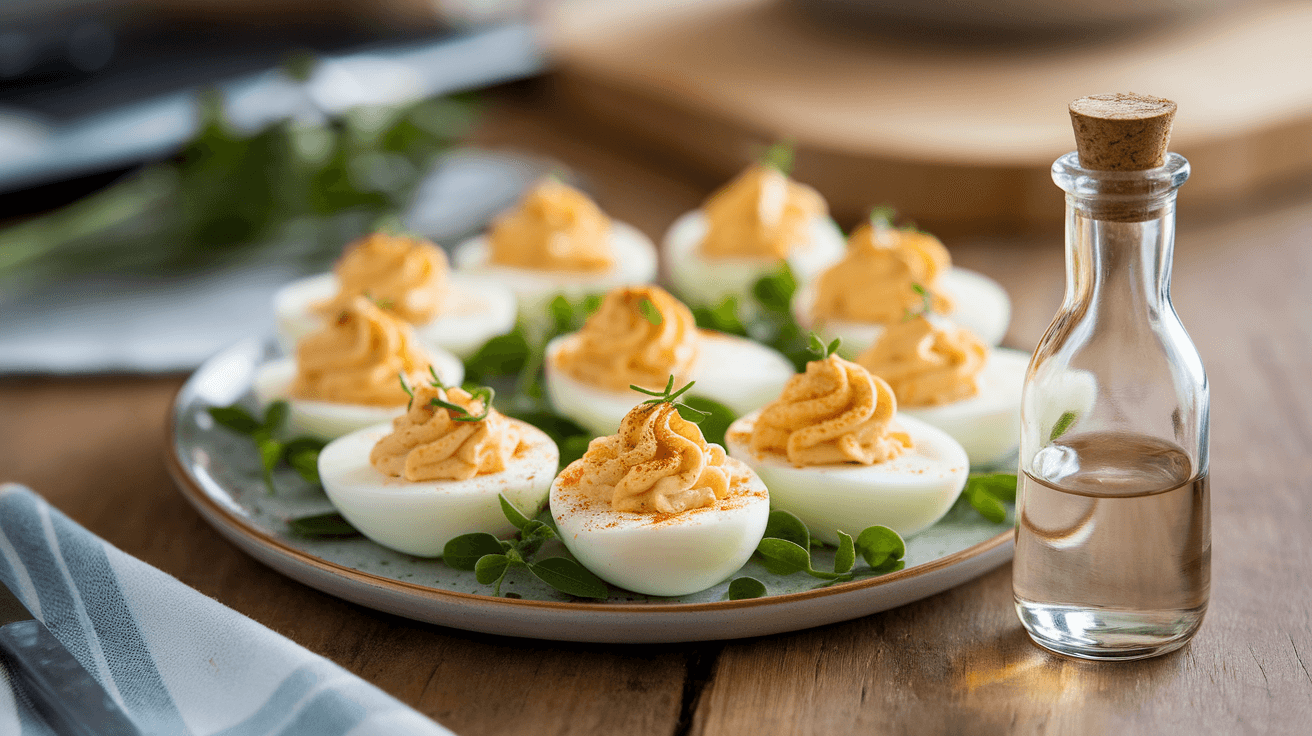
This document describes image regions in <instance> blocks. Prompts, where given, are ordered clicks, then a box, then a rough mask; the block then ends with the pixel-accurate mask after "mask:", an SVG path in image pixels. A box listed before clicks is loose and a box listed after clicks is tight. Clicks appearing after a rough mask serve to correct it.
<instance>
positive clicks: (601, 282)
mask: <svg viewBox="0 0 1312 736" xmlns="http://www.w3.org/2000/svg"><path fill="white" fill-rule="evenodd" d="M610 243H611V247H612V248H613V249H614V256H615V266H614V267H613V268H612V269H611V270H610V271H607V272H605V273H600V274H589V273H573V272H567V271H534V270H530V269H525V268H512V267H509V266H498V265H496V264H493V263H489V262H488V258H489V253H488V244H487V237H486V236H482V235H480V236H478V237H476V238H471V239H469V240H466V241H465V242H463V243H461V244H460V245H459V246H457V247H456V250H455V254H454V255H453V257H452V260H453V261H454V263H455V265H456V268H457V269H458V270H460V271H462V272H465V273H469V274H474V275H480V276H484V277H487V278H490V279H492V280H494V281H496V282H497V283H499V284H503V285H505V286H506V287H507V288H509V289H510V290H511V291H512V292H513V293H514V294H515V298H516V300H517V301H518V304H519V316H520V317H521V318H522V319H524V320H525V322H527V323H529V324H545V323H546V306H547V303H548V302H550V301H551V300H552V298H554V297H555V296H556V295H557V294H563V295H565V296H566V297H568V298H570V299H578V298H580V297H583V296H587V295H589V294H604V293H606V292H608V291H610V290H611V289H614V288H617V287H620V286H637V285H641V284H649V283H652V282H653V281H655V280H656V246H655V245H653V244H652V242H651V238H648V237H647V236H646V235H644V234H643V233H642V231H640V230H638V229H637V228H635V227H633V226H632V225H629V224H627V223H623V222H620V221H618V220H612V221H611V229H610Z"/></svg>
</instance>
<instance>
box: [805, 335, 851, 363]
mask: <svg viewBox="0 0 1312 736" xmlns="http://www.w3.org/2000/svg"><path fill="white" fill-rule="evenodd" d="M842 344H843V338H841V337H835V338H834V339H833V341H832V342H830V343H829V344H828V345H826V344H825V343H824V341H823V340H821V339H820V336H819V335H817V334H815V333H814V332H812V333H811V346H810V347H809V348H808V350H810V351H811V352H812V353H815V354H816V357H817V359H819V360H825V359H826V358H828V357H829V356H831V355H833V354H834V353H836V352H838V346H839V345H842Z"/></svg>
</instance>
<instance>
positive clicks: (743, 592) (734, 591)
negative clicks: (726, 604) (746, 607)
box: [728, 576, 765, 601]
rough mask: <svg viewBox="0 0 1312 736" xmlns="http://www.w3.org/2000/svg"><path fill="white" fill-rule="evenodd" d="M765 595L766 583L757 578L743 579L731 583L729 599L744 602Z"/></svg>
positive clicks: (735, 579)
mask: <svg viewBox="0 0 1312 736" xmlns="http://www.w3.org/2000/svg"><path fill="white" fill-rule="evenodd" d="M763 595H765V583H763V582H761V581H760V580H757V579H756V578H750V577H746V576H744V577H741V578H734V579H733V581H732V582H730V583H729V593H728V598H729V600H731V601H742V600H747V599H749V598H760V597H761V596H763Z"/></svg>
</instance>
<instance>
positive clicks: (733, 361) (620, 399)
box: [546, 330, 797, 435]
mask: <svg viewBox="0 0 1312 736" xmlns="http://www.w3.org/2000/svg"><path fill="white" fill-rule="evenodd" d="M566 337H568V335H565V336H561V337H558V338H556V339H554V340H552V341H551V342H550V343H548V344H547V353H546V378H547V400H548V401H550V402H551V406H552V407H553V408H555V410H556V411H557V412H558V413H560V414H562V415H564V416H567V417H569V418H570V419H573V420H574V421H576V422H578V423H579V424H580V425H582V426H583V427H584V428H586V429H588V430H590V431H592V432H593V433H595V434H598V435H604V434H615V432H616V430H618V429H619V426H620V421H622V420H623V419H624V415H625V414H628V413H629V410H630V409H632V408H633V407H635V406H637V405H638V404H640V403H642V402H643V401H645V400H646V399H649V398H651V397H650V396H645V395H643V394H640V393H638V392H637V391H632V390H625V391H613V390H611V389H607V388H600V387H597V386H589V385H587V384H585V383H582V382H581V381H579V380H577V379H575V378H574V377H573V376H570V375H568V374H566V373H564V372H563V371H560V370H557V369H556V368H555V364H556V355H557V353H559V352H560V348H561V344H562V343H563V342H564V340H565V338H566ZM796 372H797V371H796V369H794V367H793V364H792V363H790V362H789V361H788V359H787V358H785V357H784V356H783V355H780V354H779V352H778V351H776V350H774V349H772V348H768V347H766V346H764V345H762V344H760V343H757V342H753V341H751V340H748V339H747V338H745V337H738V336H736V335H726V334H723V333H719V332H710V331H707V330H699V331H698V333H697V361H696V362H695V363H694V364H693V367H692V372H691V375H690V378H689V380H692V381H695V382H696V383H697V385H696V386H693V387H692V389H690V391H689V395H691V396H703V397H705V398H708V399H714V400H715V401H718V402H720V403H721V404H724V405H725V406H727V407H729V408H730V409H732V410H733V412H734V413H735V414H738V415H742V414H746V413H747V412H749V411H752V410H754V409H758V408H760V407H762V406H765V405H766V404H768V403H770V401H772V400H773V399H774V397H776V396H778V395H779V392H780V391H783V388H784V384H786V383H788V379H790V378H792V377H793V375H794V374H795V373H796Z"/></svg>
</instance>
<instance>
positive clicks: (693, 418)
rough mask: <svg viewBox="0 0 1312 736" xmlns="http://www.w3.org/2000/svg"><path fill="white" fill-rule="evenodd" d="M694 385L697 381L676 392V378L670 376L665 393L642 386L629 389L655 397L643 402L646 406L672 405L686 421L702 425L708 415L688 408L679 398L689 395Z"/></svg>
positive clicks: (690, 382)
mask: <svg viewBox="0 0 1312 736" xmlns="http://www.w3.org/2000/svg"><path fill="white" fill-rule="evenodd" d="M694 383H696V381H689V382H687V383H686V384H684V386H683V388H681V389H679V390H678V391H675V390H674V376H670V380H668V381H666V382H665V390H664V391H649V390H648V389H645V388H643V387H642V386H635V385H633V384H629V388H631V389H633V390H634V391H637V392H638V393H640V394H645V395H647V396H651V397H653V398H650V399H647V400H646V401H644V402H642V403H643V404H644V405H646V406H655V405H656V404H671V405H673V406H674V408H675V409H677V410H678V411H679V415H680V416H682V417H683V418H684V419H687V420H688V421H690V422H692V423H694V424H701V422H702V420H703V419H705V418H706V417H707V416H708V414H707V413H706V412H703V411H699V410H697V409H694V408H692V407H691V406H688V405H687V404H685V403H683V402H680V401H679V397H680V396H683V395H684V394H685V393H687V392H688V389H690V388H692V386H693V384H694ZM685 412H687V413H685Z"/></svg>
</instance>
